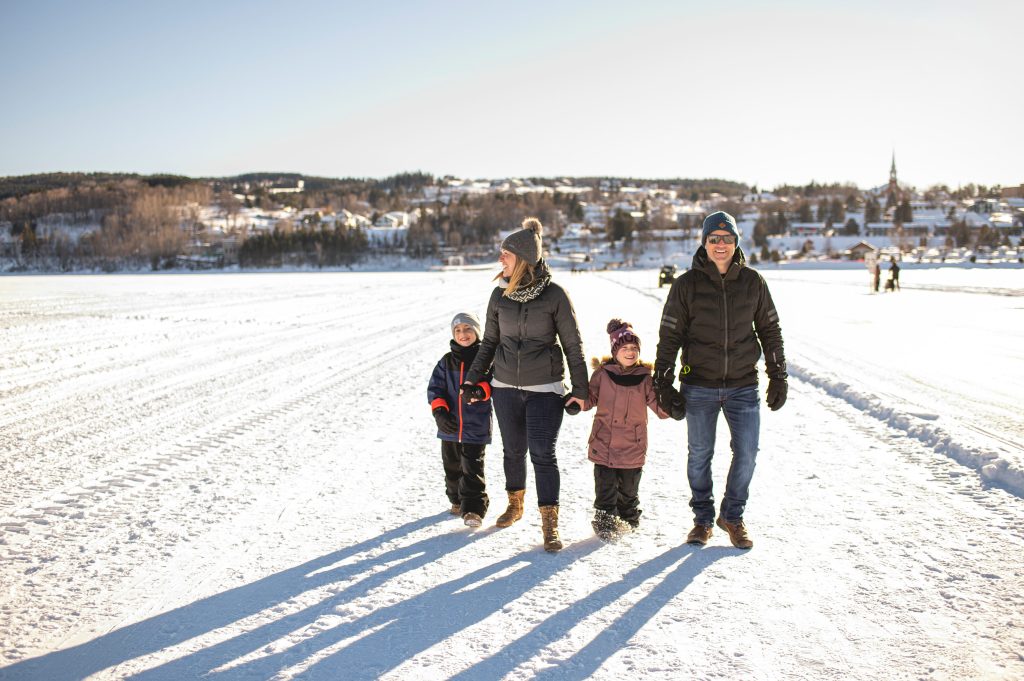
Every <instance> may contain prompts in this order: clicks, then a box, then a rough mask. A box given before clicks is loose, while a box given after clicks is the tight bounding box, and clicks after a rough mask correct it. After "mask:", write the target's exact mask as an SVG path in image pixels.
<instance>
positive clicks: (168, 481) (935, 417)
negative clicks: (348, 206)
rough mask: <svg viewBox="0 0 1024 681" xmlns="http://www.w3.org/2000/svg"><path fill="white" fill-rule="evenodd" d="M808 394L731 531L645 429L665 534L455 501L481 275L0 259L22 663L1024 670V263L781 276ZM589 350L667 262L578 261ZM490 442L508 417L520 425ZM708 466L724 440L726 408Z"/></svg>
mask: <svg viewBox="0 0 1024 681" xmlns="http://www.w3.org/2000/svg"><path fill="white" fill-rule="evenodd" d="M763 272H764V274H765V276H766V278H767V279H768V281H769V284H770V286H771V289H772V293H773V295H774V297H775V300H776V303H777V306H778V308H779V312H780V316H781V323H782V329H783V334H784V337H785V341H786V349H787V355H788V357H789V359H790V374H791V379H790V384H791V385H790V397H789V402H787V404H786V406H785V407H784V408H783V409H782V410H781V411H779V412H777V413H772V412H769V411H767V409H765V410H764V411H763V413H762V438H761V451H760V454H759V458H758V470H757V473H756V475H755V477H754V484H753V487H752V491H751V501H750V504H749V505H748V509H747V517H746V520H747V522H748V525H749V527H750V530H751V533H752V535H753V538H754V540H755V547H754V548H753V549H752V550H751V551H749V552H741V551H739V550H737V549H734V548H732V547H731V545H729V543H728V541H727V539H726V538H724V537H723V536H722V533H721V532H719V531H717V530H716V534H715V536H714V537H713V539H712V541H711V543H710V544H709V545H708V546H707V547H704V548H695V547H691V546H687V545H686V544H684V543H683V541H684V538H685V536H686V533H687V531H688V530H689V528H690V526H691V522H692V517H691V515H690V511H689V508H688V507H687V501H688V489H687V486H686V480H685V451H686V442H685V424H684V423H677V422H675V421H658V420H656V419H655V420H652V422H651V436H650V441H651V448H650V452H649V457H648V464H647V466H646V467H645V470H644V478H643V482H642V483H641V487H640V495H641V505H642V508H643V509H644V516H643V524H642V527H641V528H640V531H639V532H637V533H635V534H633V535H630V536H627V537H625V538H624V539H623V540H621V541H620V542H619V543H617V544H608V545H606V544H603V543H601V542H599V541H598V540H596V539H595V538H594V537H593V533H592V531H591V528H590V522H589V521H590V518H591V515H592V509H591V504H592V502H593V478H592V469H591V465H590V464H589V463H588V462H587V460H586V451H585V443H586V436H587V434H588V432H589V427H590V418H589V417H588V416H587V415H581V416H577V417H567V418H566V420H565V423H564V426H563V429H562V434H561V437H560V440H559V445H558V456H559V461H560V466H561V468H562V495H561V506H562V511H561V524H562V534H563V539H564V540H565V541H566V548H565V549H564V550H563V551H562V552H561V553H558V554H554V555H550V554H546V553H545V552H544V551H543V550H542V548H541V542H540V539H541V532H540V522H539V518H538V515H537V512H536V510H535V505H534V504H535V500H536V496H535V494H534V492H533V475H532V472H531V473H530V475H529V480H528V488H527V514H526V516H525V517H524V519H523V521H521V522H520V523H518V524H516V525H514V526H513V527H511V528H508V529H504V530H499V529H496V528H495V527H494V526H493V520H494V517H496V515H497V514H498V513H500V511H501V510H502V508H503V507H504V492H503V487H504V475H503V472H502V467H501V444H500V438H496V441H495V443H494V444H492V445H490V446H489V447H488V455H487V474H488V483H489V491H490V493H491V498H492V511H491V513H490V514H489V515H488V517H487V518H486V519H485V521H484V527H483V528H482V529H479V530H476V531H473V530H470V529H468V528H466V527H464V526H463V525H462V523H461V521H459V520H457V519H453V518H452V516H449V515H448V513H447V505H448V504H447V500H446V498H445V496H444V488H443V475H442V470H441V462H440V452H439V449H440V448H439V445H438V441H437V440H436V438H435V437H434V432H435V431H434V422H433V419H432V418H431V417H430V411H429V407H428V405H427V401H426V382H427V379H428V377H429V375H430V372H431V369H432V368H433V365H434V363H435V362H436V361H437V359H438V358H439V357H440V356H441V355H442V354H443V353H444V352H445V351H446V349H447V340H448V338H449V335H448V322H449V320H450V319H451V316H452V315H453V314H454V313H455V312H457V311H460V310H471V311H475V312H477V313H478V314H480V315H481V316H482V315H483V312H484V306H485V304H486V300H487V297H488V295H489V292H490V290H491V287H492V284H491V281H490V276H491V275H490V273H488V272H481V271H475V272H443V273H394V274H379V273H331V274H312V273H303V274H287V273H278V274H210V275H199V274H196V275H138V276H136V275H115V276H63V277H47V276H33V277H3V278H0V338H2V339H3V342H2V348H3V353H2V354H0V480H2V481H3V485H2V488H0V656H2V657H0V679H46V680H59V679H79V678H96V679H115V678H116V679H122V678H132V679H167V680H168V681H170V680H175V681H178V680H181V679H194V678H206V679H232V680H233V679H291V678H303V679H338V678H345V679H371V678H381V677H383V678H391V679H409V678H422V679H448V678H459V679H497V678H510V679H520V678H535V677H542V678H553V679H554V678H557V679H584V678H601V679H621V678H624V677H626V678H628V677H640V678H657V679H679V678H743V679H779V678H814V679H822V678H825V679H851V678H853V679H877V678H919V679H949V678H985V679H1020V678H1022V677H1024V559H1022V558H1021V556H1022V555H1024V452H1022V444H1021V443H1022V442H1024V416H1022V412H1021V405H1022V404H1024V270H1020V269H1006V270H992V271H982V270H968V269H956V268H944V269H938V268H936V269H906V270H904V272H903V276H902V281H903V284H904V290H903V291H901V292H900V293H896V294H871V293H869V292H868V276H867V272H866V271H865V270H799V269H772V268H767V269H765V270H763ZM555 276H556V279H557V280H558V281H560V282H561V283H562V284H563V285H564V286H565V287H566V288H567V289H568V291H569V293H570V295H571V297H572V298H573V301H574V303H575V306H576V310H577V315H578V318H579V322H580V326H581V328H582V330H583V334H584V341H585V345H586V351H587V354H588V357H589V356H594V355H604V354H606V353H607V351H608V340H607V335H606V334H605V333H604V328H605V324H606V322H607V321H608V319H609V318H610V317H612V316H619V317H623V318H625V319H627V320H628V321H630V322H632V323H633V325H634V327H635V328H636V330H637V333H638V334H639V335H640V337H641V339H642V341H643V347H642V355H643V357H644V358H645V359H648V360H653V358H654V351H655V347H656V345H657V328H658V323H659V320H660V315H661V307H662V304H663V301H664V297H665V294H666V293H667V289H660V290H659V289H658V288H657V274H656V271H655V270H634V271H621V272H605V273H587V274H577V275H571V274H569V273H568V272H556V275H555ZM495 433H496V435H497V428H496V427H495ZM717 451H718V455H717V456H716V460H715V471H716V476H715V480H716V486H717V487H718V489H717V490H716V491H717V492H719V493H720V492H721V485H722V483H723V481H724V476H725V470H726V468H727V466H728V458H729V457H728V437H727V430H726V429H725V427H724V425H722V426H720V428H719V445H718V450H717Z"/></svg>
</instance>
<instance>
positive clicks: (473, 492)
mask: <svg viewBox="0 0 1024 681" xmlns="http://www.w3.org/2000/svg"><path fill="white" fill-rule="evenodd" d="M486 447H487V445H473V444H469V443H466V442H448V441H447V440H441V460H442V461H443V462H444V491H445V494H447V495H448V500H449V501H451V502H452V504H461V506H462V515H466V514H467V513H476V514H477V515H478V516H480V517H481V518H483V517H484V516H485V515H486V514H487V506H488V504H489V500H488V498H487V492H486V481H485V479H484V449H485V448H486Z"/></svg>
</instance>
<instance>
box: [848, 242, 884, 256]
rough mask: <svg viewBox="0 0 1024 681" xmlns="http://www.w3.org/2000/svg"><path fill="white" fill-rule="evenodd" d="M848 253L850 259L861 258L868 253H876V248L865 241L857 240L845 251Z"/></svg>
mask: <svg viewBox="0 0 1024 681" xmlns="http://www.w3.org/2000/svg"><path fill="white" fill-rule="evenodd" d="M846 252H847V253H848V254H849V257H850V260H863V259H864V257H865V256H866V255H867V254H868V253H877V252H878V248H876V247H875V246H872V245H871V244H869V243H868V242H867V241H858V242H857V243H855V244H854V245H853V246H850V248H849V249H848V250H847V251H846Z"/></svg>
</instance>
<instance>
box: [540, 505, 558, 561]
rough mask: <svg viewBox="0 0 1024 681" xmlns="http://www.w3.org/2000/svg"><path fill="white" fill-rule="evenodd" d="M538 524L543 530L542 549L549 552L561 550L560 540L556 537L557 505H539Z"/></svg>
mask: <svg viewBox="0 0 1024 681" xmlns="http://www.w3.org/2000/svg"><path fill="white" fill-rule="evenodd" d="M540 526H541V529H542V530H543V531H544V550H545V551H547V552H549V553H554V552H555V551H561V550H562V540H561V539H559V538H558V507H557V506H541V507H540Z"/></svg>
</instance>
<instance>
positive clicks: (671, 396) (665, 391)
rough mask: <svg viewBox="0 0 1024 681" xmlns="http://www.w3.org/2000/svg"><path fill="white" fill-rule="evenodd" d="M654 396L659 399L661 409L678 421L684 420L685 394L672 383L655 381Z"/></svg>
mask: <svg viewBox="0 0 1024 681" xmlns="http://www.w3.org/2000/svg"><path fill="white" fill-rule="evenodd" d="M654 396H655V397H656V398H657V400H658V408H659V409H661V410H662V411H663V412H665V413H666V414H668V415H669V416H671V417H672V418H674V419H675V420H676V421H682V420H683V416H685V415H686V400H685V399H683V394H682V393H680V392H679V391H678V390H676V389H675V387H673V385H672V383H670V382H667V381H655V383H654Z"/></svg>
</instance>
